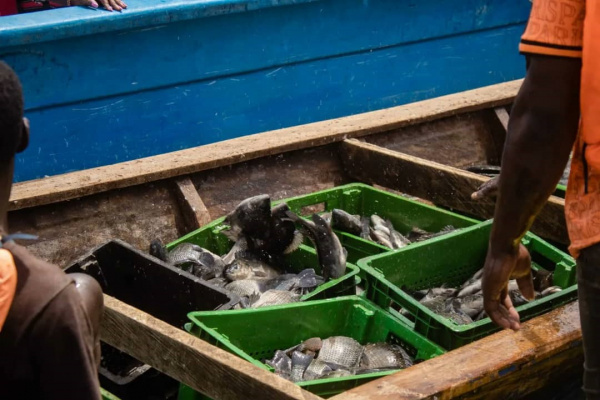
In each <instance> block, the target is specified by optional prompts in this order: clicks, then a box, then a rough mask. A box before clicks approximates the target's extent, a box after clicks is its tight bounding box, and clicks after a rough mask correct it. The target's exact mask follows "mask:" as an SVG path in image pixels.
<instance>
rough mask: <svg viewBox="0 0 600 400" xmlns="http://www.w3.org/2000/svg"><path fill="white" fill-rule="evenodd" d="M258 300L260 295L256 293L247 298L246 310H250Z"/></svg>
mask: <svg viewBox="0 0 600 400" xmlns="http://www.w3.org/2000/svg"><path fill="white" fill-rule="evenodd" d="M259 299H260V295H259V294H257V293H252V294H251V295H250V296H248V307H247V308H250V307H251V306H252V305H253V304H254V303H256V302H257V301H258V300H259Z"/></svg>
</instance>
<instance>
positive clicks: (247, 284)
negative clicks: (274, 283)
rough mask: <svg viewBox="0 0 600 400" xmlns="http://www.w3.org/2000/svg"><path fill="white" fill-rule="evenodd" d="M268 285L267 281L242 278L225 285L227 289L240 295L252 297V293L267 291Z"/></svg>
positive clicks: (258, 293) (257, 293)
mask: <svg viewBox="0 0 600 400" xmlns="http://www.w3.org/2000/svg"><path fill="white" fill-rule="evenodd" d="M266 285H267V282H266V281H257V280H251V279H242V280H239V281H233V282H230V283H228V284H227V285H225V290H227V291H229V292H231V293H233V294H236V295H238V296H239V297H250V296H252V295H260V294H262V293H264V292H266V291H267V289H266Z"/></svg>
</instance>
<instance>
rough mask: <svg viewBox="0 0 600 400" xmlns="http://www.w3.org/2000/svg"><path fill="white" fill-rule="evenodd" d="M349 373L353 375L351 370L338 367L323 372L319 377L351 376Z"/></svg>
mask: <svg viewBox="0 0 600 400" xmlns="http://www.w3.org/2000/svg"><path fill="white" fill-rule="evenodd" d="M351 375H354V374H353V373H352V372H351V371H348V370H347V369H343V368H340V369H336V370H333V371H330V372H327V373H325V374H324V375H323V376H322V377H321V378H323V379H330V378H342V377H344V376H351Z"/></svg>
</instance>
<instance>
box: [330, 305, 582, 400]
mask: <svg viewBox="0 0 600 400" xmlns="http://www.w3.org/2000/svg"><path fill="white" fill-rule="evenodd" d="M581 361H582V348H581V327H580V324H579V307H578V303H577V302H575V303H571V304H569V305H567V306H565V307H561V308H559V309H557V310H554V311H552V312H550V313H548V314H545V315H542V316H540V317H537V318H534V319H532V320H530V321H527V322H525V323H523V324H522V326H521V330H520V331H518V332H513V331H502V332H498V333H496V334H494V335H491V336H488V337H486V338H483V339H481V340H478V341H477V342H474V343H471V344H469V345H466V346H464V347H461V348H459V349H456V350H454V351H452V352H449V353H447V354H444V355H442V356H439V357H436V358H434V359H432V360H428V361H425V362H423V363H421V364H417V365H415V366H413V367H411V368H408V369H406V370H404V371H400V372H398V373H396V374H393V375H390V376H387V377H384V378H380V379H378V380H375V381H372V382H369V383H367V384H365V385H362V386H360V387H357V388H355V389H352V390H350V391H347V392H345V393H342V394H340V395H338V396H335V397H333V398H332V399H334V400H379V399H382V400H383V399H398V400H416V399H436V400H445V399H456V398H461V399H510V398H512V399H518V398H520V397H521V396H522V395H524V394H526V393H529V392H531V391H533V390H536V389H539V388H540V387H542V386H544V385H545V384H547V383H548V382H552V379H556V378H558V377H560V374H564V373H566V371H568V370H572V369H576V368H581Z"/></svg>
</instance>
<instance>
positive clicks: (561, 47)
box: [519, 0, 600, 257]
mask: <svg viewBox="0 0 600 400" xmlns="http://www.w3.org/2000/svg"><path fill="white" fill-rule="evenodd" d="M519 49H520V51H521V52H522V53H530V54H542V55H548V56H558V57H577V58H581V59H582V69H581V98H580V106H581V122H580V129H579V134H578V136H577V140H576V142H575V146H574V149H573V158H572V162H571V175H570V176H569V184H568V185H567V195H566V199H565V216H566V219H567V226H568V229H569V237H570V239H571V246H570V247H569V250H570V252H571V254H572V255H573V256H574V257H577V256H578V255H579V251H580V250H581V249H584V248H586V247H589V246H591V245H593V244H596V243H599V242H600V5H599V4H598V0H590V1H586V0H533V5H532V9H531V16H530V18H529V22H528V24H527V29H526V30H525V33H524V34H523V36H522V38H521V44H520V46H519Z"/></svg>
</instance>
